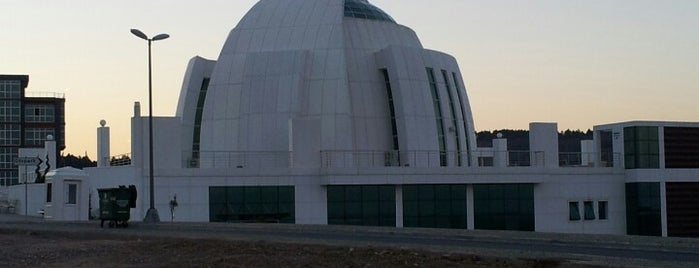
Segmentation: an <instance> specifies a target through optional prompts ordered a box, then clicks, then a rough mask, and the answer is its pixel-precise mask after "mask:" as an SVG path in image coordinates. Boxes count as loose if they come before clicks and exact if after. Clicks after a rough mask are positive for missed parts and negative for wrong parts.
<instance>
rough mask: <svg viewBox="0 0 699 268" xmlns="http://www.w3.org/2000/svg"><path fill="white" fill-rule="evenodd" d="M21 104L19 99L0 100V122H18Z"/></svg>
mask: <svg viewBox="0 0 699 268" xmlns="http://www.w3.org/2000/svg"><path fill="white" fill-rule="evenodd" d="M21 106H22V102H21V101H19V100H3V101H0V122H5V123H19V122H20V114H21V113H20V107H21Z"/></svg>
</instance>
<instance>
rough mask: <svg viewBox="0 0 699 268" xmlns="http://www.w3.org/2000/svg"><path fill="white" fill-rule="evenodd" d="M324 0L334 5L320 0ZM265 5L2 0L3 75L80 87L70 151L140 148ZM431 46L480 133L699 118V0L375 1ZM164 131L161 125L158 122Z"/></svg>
mask: <svg viewBox="0 0 699 268" xmlns="http://www.w3.org/2000/svg"><path fill="white" fill-rule="evenodd" d="M318 1H322V0H318ZM255 2H256V1H254V0H202V1H183V0H149V1H143V0H122V1H95V0H0V10H2V15H1V16H0V74H28V75H29V87H28V91H32V92H59V93H65V94H66V145H67V148H66V150H65V151H64V152H65V153H73V154H78V155H83V154H84V153H85V152H87V153H88V155H89V156H90V158H92V159H94V158H95V151H96V149H95V148H96V128H97V127H98V126H99V121H100V119H105V120H106V121H107V125H108V126H109V127H110V128H111V141H112V147H111V154H112V155H117V154H123V153H130V151H131V148H130V142H131V141H130V117H131V116H132V114H133V103H134V102H135V101H141V103H142V107H143V114H144V115H147V101H148V98H147V61H146V60H147V58H146V56H147V54H146V53H147V50H146V49H147V46H146V42H145V41H143V40H140V39H137V38H136V37H134V36H132V35H131V33H129V29H131V28H138V29H140V30H142V31H144V32H145V33H146V34H148V35H149V36H153V35H155V34H158V33H168V34H170V35H171V36H172V37H171V38H170V39H167V40H164V41H159V42H156V43H154V47H153V60H154V65H153V72H154V74H153V77H154V81H153V84H154V85H153V95H154V114H155V115H156V116H173V115H174V113H175V109H176V106H177V98H178V95H179V91H180V87H181V83H182V79H183V74H184V71H185V67H186V64H187V62H188V60H189V59H190V58H191V57H193V56H195V55H199V56H202V57H205V58H208V59H217V58H218V54H219V52H220V50H221V48H222V46H223V43H224V41H225V40H226V37H227V36H228V32H229V31H230V30H231V29H233V27H235V25H236V24H237V23H238V21H239V20H240V18H241V17H242V16H243V15H244V14H245V13H246V12H247V10H249V9H250V7H252V5H253V4H254V3H255ZM370 2H372V3H373V4H375V5H377V6H379V7H380V8H382V9H383V10H384V11H386V12H387V13H388V14H390V15H391V16H392V17H393V18H394V19H395V20H396V21H397V22H398V23H400V24H402V25H405V26H408V27H410V28H412V29H413V30H415V32H416V33H417V34H418V36H419V37H420V39H421V41H422V43H423V45H424V46H425V47H426V48H428V49H434V50H438V51H442V52H445V53H448V54H451V55H453V56H454V57H456V59H457V60H458V62H459V66H460V68H461V72H462V74H463V76H464V77H463V78H464V80H465V83H466V87H467V93H468V96H469V100H470V102H471V108H472V111H473V115H474V120H475V124H476V129H477V130H492V129H503V128H517V129H526V128H527V126H528V123H529V122H558V123H559V129H561V130H564V129H569V128H570V129H583V130H585V129H588V128H592V126H594V125H599V124H604V123H610V122H618V121H629V120H668V121H699V108H698V107H697V106H698V105H699V15H698V14H699V1H697V0H565V1H561V0H479V1H473V0H438V1H424V0H373V1H371V0H370ZM155 135H156V138H157V130H156V134H155Z"/></svg>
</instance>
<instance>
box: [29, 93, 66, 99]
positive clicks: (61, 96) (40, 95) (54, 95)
mask: <svg viewBox="0 0 699 268" xmlns="http://www.w3.org/2000/svg"><path fill="white" fill-rule="evenodd" d="M24 96H25V97H29V98H54V99H65V98H66V94H64V93H57V92H32V91H27V92H24Z"/></svg>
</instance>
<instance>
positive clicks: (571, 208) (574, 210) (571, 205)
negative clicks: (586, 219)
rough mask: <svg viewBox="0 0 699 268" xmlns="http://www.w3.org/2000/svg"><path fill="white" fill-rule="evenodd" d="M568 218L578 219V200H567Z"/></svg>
mask: <svg viewBox="0 0 699 268" xmlns="http://www.w3.org/2000/svg"><path fill="white" fill-rule="evenodd" d="M568 220H571V221H579V220H580V206H579V204H578V202H568Z"/></svg>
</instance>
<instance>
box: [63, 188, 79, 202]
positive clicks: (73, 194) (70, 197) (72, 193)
mask: <svg viewBox="0 0 699 268" xmlns="http://www.w3.org/2000/svg"><path fill="white" fill-rule="evenodd" d="M67 190H68V192H67V195H66V204H70V205H75V204H77V199H78V185H77V184H68V189H67Z"/></svg>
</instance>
